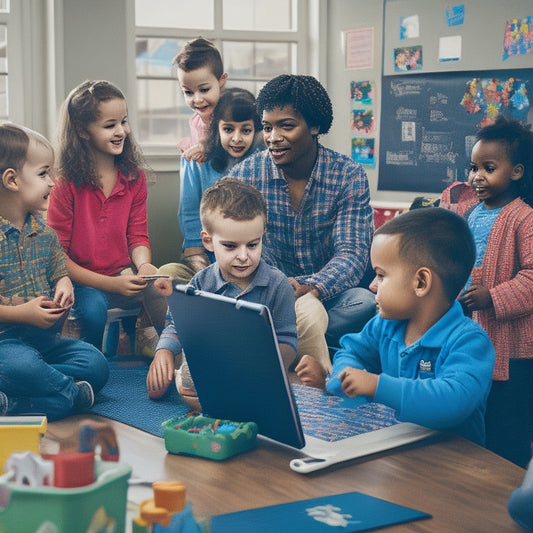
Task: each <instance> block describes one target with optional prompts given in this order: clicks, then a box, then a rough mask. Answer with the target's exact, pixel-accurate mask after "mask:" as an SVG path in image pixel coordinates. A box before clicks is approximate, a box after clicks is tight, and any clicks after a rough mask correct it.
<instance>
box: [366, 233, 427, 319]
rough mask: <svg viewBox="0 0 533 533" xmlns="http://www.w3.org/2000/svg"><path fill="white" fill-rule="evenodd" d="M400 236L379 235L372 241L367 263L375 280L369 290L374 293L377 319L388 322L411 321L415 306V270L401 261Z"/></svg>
mask: <svg viewBox="0 0 533 533" xmlns="http://www.w3.org/2000/svg"><path fill="white" fill-rule="evenodd" d="M399 245H400V236H399V235H385V234H380V235H376V236H375V237H374V240H373V242H372V247H371V248H370V260H371V261H372V267H373V268H374V271H375V273H376V277H375V278H374V280H373V281H372V283H371V284H370V290H371V291H372V292H375V293H376V304H377V307H378V311H379V316H381V317H382V318H388V319H390V320H408V319H410V318H412V317H413V314H414V309H415V306H416V303H417V300H416V296H415V294H414V287H413V282H414V274H415V272H414V269H413V267H412V266H411V265H409V263H408V262H407V261H405V260H404V259H402V258H401V257H400V252H399Z"/></svg>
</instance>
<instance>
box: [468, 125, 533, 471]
mask: <svg viewBox="0 0 533 533" xmlns="http://www.w3.org/2000/svg"><path fill="white" fill-rule="evenodd" d="M476 139H477V142H476V144H475V145H474V147H473V148H472V156H471V164H470V176H469V179H468V181H469V183H471V184H472V187H473V188H474V191H475V193H476V195H477V197H478V199H479V201H480V203H479V204H478V205H477V206H476V207H475V208H474V209H473V211H472V212H471V213H470V215H469V217H468V224H469V226H470V229H471V231H472V234H473V235H474V241H475V243H476V262H475V264H474V268H473V270H472V275H471V282H469V283H467V285H466V289H465V291H464V292H463V294H462V296H461V301H462V303H463V305H464V306H465V307H466V309H467V310H468V311H469V312H471V313H472V318H473V319H474V320H475V321H476V322H478V323H479V324H480V325H481V326H482V327H483V328H484V329H485V331H487V333H488V334H489V337H490V340H491V341H492V344H493V345H494V349H495V351H496V363H495V366H494V374H493V383H492V389H491V392H490V395H489V399H488V403H487V414H486V428H487V447H488V448H489V449H490V450H492V451H493V452H496V453H498V454H499V455H502V456H503V457H505V458H507V459H509V460H510V461H513V462H514V463H516V464H518V465H520V466H521V467H523V468H525V467H526V466H527V464H528V462H529V460H530V459H531V441H532V438H533V209H532V208H531V205H532V201H533V195H532V192H533V189H532V178H533V165H532V163H533V132H531V129H530V128H529V127H526V126H524V125H523V124H521V123H520V122H518V121H517V120H513V119H507V118H505V117H503V116H499V117H497V119H496V121H495V122H494V124H491V125H489V126H486V127H484V128H483V129H481V130H480V131H479V133H478V134H477V136H476Z"/></svg>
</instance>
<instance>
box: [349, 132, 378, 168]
mask: <svg viewBox="0 0 533 533" xmlns="http://www.w3.org/2000/svg"><path fill="white" fill-rule="evenodd" d="M374 155H375V154H374V139H373V138H361V137H354V138H353V139H352V159H353V160H354V161H356V162H357V163H361V164H362V165H368V166H370V167H372V168H374V167H375V166H376V160H375V157H374Z"/></svg>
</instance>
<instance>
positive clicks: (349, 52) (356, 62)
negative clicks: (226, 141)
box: [344, 28, 374, 69]
mask: <svg viewBox="0 0 533 533" xmlns="http://www.w3.org/2000/svg"><path fill="white" fill-rule="evenodd" d="M344 47H345V66H346V69H367V68H373V67H374V54H373V52H374V28H357V29H354V30H346V31H345V32H344Z"/></svg>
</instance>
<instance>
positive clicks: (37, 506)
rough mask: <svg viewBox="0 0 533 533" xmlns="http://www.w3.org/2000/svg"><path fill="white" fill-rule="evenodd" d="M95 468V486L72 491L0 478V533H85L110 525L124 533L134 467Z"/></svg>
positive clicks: (111, 464) (109, 465)
mask: <svg viewBox="0 0 533 533" xmlns="http://www.w3.org/2000/svg"><path fill="white" fill-rule="evenodd" d="M94 468H95V472H94V473H95V480H96V481H95V482H94V483H91V484H90V485H86V486H84V487H78V488H72V489H62V488H56V487H47V486H43V487H29V486H25V485H18V484H16V483H12V482H10V478H11V474H10V473H7V474H4V475H2V476H0V533H34V532H37V531H39V530H40V528H41V531H57V533H74V532H76V533H84V532H87V531H89V528H90V526H94V529H91V531H107V529H106V527H107V526H108V525H111V524H112V527H110V530H111V531H114V532H116V533H123V532H124V531H125V530H126V503H127V492H128V479H129V477H130V476H131V467H130V466H128V465H126V464H123V463H120V462H113V461H101V460H99V459H96V460H95V467H94ZM47 523H48V524H47ZM47 525H48V528H46V526H47ZM53 526H55V528H56V529H54V528H53ZM113 527H114V529H113Z"/></svg>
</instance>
